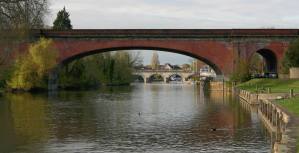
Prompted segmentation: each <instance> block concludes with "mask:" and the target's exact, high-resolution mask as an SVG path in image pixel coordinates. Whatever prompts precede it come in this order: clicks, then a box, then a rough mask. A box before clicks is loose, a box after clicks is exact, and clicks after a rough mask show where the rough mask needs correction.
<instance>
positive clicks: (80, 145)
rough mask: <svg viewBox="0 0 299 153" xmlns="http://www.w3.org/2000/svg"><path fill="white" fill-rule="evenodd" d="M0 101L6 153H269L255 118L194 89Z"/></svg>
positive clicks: (232, 102) (145, 88)
mask: <svg viewBox="0 0 299 153" xmlns="http://www.w3.org/2000/svg"><path fill="white" fill-rule="evenodd" d="M0 101H1V102H0V115H1V116H0V123H4V124H0V125H1V126H0V128H1V130H0V131H1V132H0V140H1V141H0V142H1V143H0V147H1V148H0V149H1V150H4V151H5V152H92V151H102V152H269V150H270V143H269V136H267V134H265V132H264V131H263V130H262V129H263V126H262V125H261V123H260V121H259V119H258V117H257V115H256V112H254V111H249V110H248V109H245V108H244V106H243V105H242V103H241V104H240V103H239V102H237V101H236V99H234V98H232V97H231V96H229V95H224V94H223V93H222V92H211V93H209V94H204V92H203V91H201V90H200V88H199V87H197V86H191V85H181V84H177V85H161V84H160V85H159V84H153V85H143V84H139V85H133V86H131V87H129V88H128V87H121V88H115V87H113V88H103V89H101V90H98V91H77V92H58V93H56V94H54V95H51V96H48V95H46V94H37V95H31V94H18V95H14V94H7V95H5V96H4V97H2V99H0ZM211 128H215V129H216V131H211Z"/></svg>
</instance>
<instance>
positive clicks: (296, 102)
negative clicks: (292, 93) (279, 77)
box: [277, 97, 299, 152]
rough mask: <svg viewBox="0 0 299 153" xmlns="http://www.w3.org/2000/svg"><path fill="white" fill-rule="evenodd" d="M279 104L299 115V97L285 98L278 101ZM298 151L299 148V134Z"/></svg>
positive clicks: (298, 139)
mask: <svg viewBox="0 0 299 153" xmlns="http://www.w3.org/2000/svg"><path fill="white" fill-rule="evenodd" d="M277 103H278V105H280V106H282V107H284V108H285V109H287V110H288V111H289V112H290V113H292V114H294V115H295V116H297V117H299V97H295V98H291V99H284V100H279V101H277ZM296 147H297V152H299V151H298V149H299V134H298V136H297V144H296Z"/></svg>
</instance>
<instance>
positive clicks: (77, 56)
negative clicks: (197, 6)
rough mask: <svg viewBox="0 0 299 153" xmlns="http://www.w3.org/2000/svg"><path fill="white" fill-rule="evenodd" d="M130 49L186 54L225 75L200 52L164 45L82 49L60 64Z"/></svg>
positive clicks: (62, 60)
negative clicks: (163, 46)
mask: <svg viewBox="0 0 299 153" xmlns="http://www.w3.org/2000/svg"><path fill="white" fill-rule="evenodd" d="M129 50H153V51H165V52H171V53H177V54H181V55H186V56H189V57H192V58H195V59H198V60H200V61H203V62H204V63H206V64H207V65H209V66H211V67H212V69H214V70H215V72H216V74H217V75H223V71H222V70H221V68H220V66H219V65H217V64H215V63H214V62H213V61H211V60H209V59H208V58H206V57H204V56H199V55H198V54H195V53H192V51H185V50H179V49H173V48H162V47H146V46H130V47H111V48H102V49H94V50H86V51H81V52H79V53H78V54H74V55H72V56H69V57H61V59H60V65H65V64H67V63H70V62H72V61H74V60H76V59H80V58H83V57H86V56H90V55H94V54H99V53H105V52H112V51H129Z"/></svg>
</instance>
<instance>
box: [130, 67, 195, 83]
mask: <svg viewBox="0 0 299 153" xmlns="http://www.w3.org/2000/svg"><path fill="white" fill-rule="evenodd" d="M194 74H195V73H194V72H192V71H186V70H135V71H133V75H136V76H141V77H142V79H143V81H144V83H150V82H151V77H152V76H154V75H160V76H161V77H162V78H163V81H164V83H168V82H169V81H170V77H171V76H175V75H178V76H180V77H181V79H182V80H181V81H182V82H183V83H184V82H186V81H188V80H189V79H190V77H191V76H192V75H194Z"/></svg>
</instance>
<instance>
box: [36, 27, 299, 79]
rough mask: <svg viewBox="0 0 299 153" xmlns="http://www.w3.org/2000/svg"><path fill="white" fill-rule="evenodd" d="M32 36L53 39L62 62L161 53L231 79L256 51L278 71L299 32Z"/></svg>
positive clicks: (178, 31)
mask: <svg viewBox="0 0 299 153" xmlns="http://www.w3.org/2000/svg"><path fill="white" fill-rule="evenodd" d="M33 35H34V37H35V38H39V37H46V38H52V39H53V40H54V43H55V45H56V47H57V48H58V50H59V53H60V62H61V63H67V62H70V61H72V60H74V59H77V58H82V57H84V56H88V55H92V54H97V53H103V52H108V51H117V50H132V49H146V50H159V51H168V52H174V53H178V54H183V55H187V56H191V57H194V58H197V59H199V60H202V61H203V62H205V63H207V64H208V65H210V66H211V67H212V68H213V69H214V70H215V71H216V73H217V74H218V75H225V76H228V75H229V74H230V73H231V72H232V71H233V70H234V69H235V68H236V63H238V61H239V60H240V59H242V60H249V59H250V58H251V57H252V55H253V54H254V53H256V52H257V53H259V54H260V55H262V56H263V57H264V58H265V59H266V65H267V69H268V71H270V72H277V71H278V69H279V65H280V62H281V60H282V57H283V54H284V52H285V51H286V49H287V47H288V45H289V43H290V42H291V41H292V40H294V39H296V38H297V37H298V36H299V29H118V30H117V29H105V30H104V29H102V30H98V29H97V30H96V29H94V30H92V29H90V30H88V29H85V30H83V29H77V30H68V31H55V30H33ZM169 58H171V57H169Z"/></svg>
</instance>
